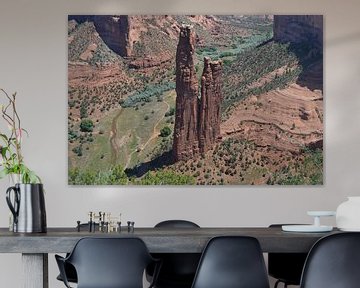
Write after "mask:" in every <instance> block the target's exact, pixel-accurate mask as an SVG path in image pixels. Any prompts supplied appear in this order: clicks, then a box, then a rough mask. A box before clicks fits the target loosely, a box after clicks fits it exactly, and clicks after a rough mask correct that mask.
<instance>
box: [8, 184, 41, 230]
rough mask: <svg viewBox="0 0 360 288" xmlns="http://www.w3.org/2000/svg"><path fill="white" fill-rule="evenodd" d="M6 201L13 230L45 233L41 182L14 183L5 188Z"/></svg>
mask: <svg viewBox="0 0 360 288" xmlns="http://www.w3.org/2000/svg"><path fill="white" fill-rule="evenodd" d="M12 194H13V196H12ZM12 200H13V201H12ZM6 202H7V204H8V206H9V208H10V211H11V213H12V214H13V216H14V223H13V231H14V232H20V233H45V232H46V231H47V226H46V210H45V197H44V189H43V185H42V184H15V186H12V187H9V188H8V189H7V190H6Z"/></svg>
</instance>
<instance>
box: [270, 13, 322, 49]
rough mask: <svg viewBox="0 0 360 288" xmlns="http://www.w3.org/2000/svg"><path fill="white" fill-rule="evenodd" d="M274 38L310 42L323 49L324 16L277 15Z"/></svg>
mask: <svg viewBox="0 0 360 288" xmlns="http://www.w3.org/2000/svg"><path fill="white" fill-rule="evenodd" d="M274 40H275V41H279V42H291V43H301V42H309V43H311V44H312V45H314V47H316V48H319V49H322V47H323V16H322V15H275V16H274ZM321 52H322V51H321Z"/></svg>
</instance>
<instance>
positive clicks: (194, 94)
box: [173, 26, 222, 161]
mask: <svg viewBox="0 0 360 288" xmlns="http://www.w3.org/2000/svg"><path fill="white" fill-rule="evenodd" d="M194 42H195V34H194V32H193V31H192V30H191V26H183V27H181V30H180V39H179V44H178V48H177V53H176V94H177V97H176V114H175V129H174V142H173V156H174V160H175V161H179V160H188V159H190V158H191V157H193V156H196V155H198V154H199V153H205V152H207V151H208V150H209V149H211V148H212V146H213V145H214V143H215V142H216V140H217V139H218V138H219V137H221V136H220V120H221V116H220V104H221V101H222V92H221V84H222V79H221V74H222V62H221V61H210V58H205V59H204V70H203V74H202V78H201V98H200V100H199V98H198V82H197V78H196V74H195V69H194V58H193V57H194V55H193V54H194Z"/></svg>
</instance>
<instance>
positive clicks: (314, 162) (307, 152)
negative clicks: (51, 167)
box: [267, 148, 323, 185]
mask: <svg viewBox="0 0 360 288" xmlns="http://www.w3.org/2000/svg"><path fill="white" fill-rule="evenodd" d="M322 167H323V151H322V150H321V149H316V150H311V149H309V148H305V149H304V160H303V161H302V162H300V163H299V162H297V163H291V164H290V165H289V166H285V167H283V168H282V169H280V171H278V172H276V173H274V174H273V175H272V176H271V177H270V178H269V179H268V182H267V184H278V185H321V184H323V168H322Z"/></svg>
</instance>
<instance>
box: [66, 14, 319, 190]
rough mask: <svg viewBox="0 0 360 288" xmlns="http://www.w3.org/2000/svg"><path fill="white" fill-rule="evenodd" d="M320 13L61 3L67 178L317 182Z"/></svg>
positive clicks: (74, 181)
mask: <svg viewBox="0 0 360 288" xmlns="http://www.w3.org/2000/svg"><path fill="white" fill-rule="evenodd" d="M323 97H324V95H323V16H322V15H156V16H153V15H131V16H130V15H69V16H68V147H69V149H68V183H69V184H70V185H322V184H323V177H324V175H323V133H324V125H323V122H324V119H323V115H324V113H323V110H324V107H323Z"/></svg>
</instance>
